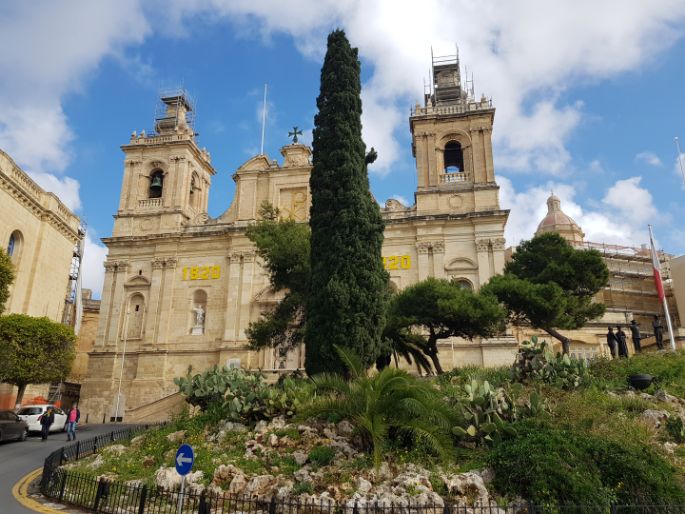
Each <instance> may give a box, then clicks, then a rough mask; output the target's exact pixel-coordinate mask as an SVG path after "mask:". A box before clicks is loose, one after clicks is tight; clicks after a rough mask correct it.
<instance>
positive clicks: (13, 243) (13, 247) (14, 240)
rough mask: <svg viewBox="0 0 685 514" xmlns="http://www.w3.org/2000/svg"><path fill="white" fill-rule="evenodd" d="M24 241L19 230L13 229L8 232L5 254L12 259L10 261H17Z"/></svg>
mask: <svg viewBox="0 0 685 514" xmlns="http://www.w3.org/2000/svg"><path fill="white" fill-rule="evenodd" d="M23 241H24V238H23V236H22V235H21V232H19V231H18V230H15V231H14V232H12V234H10V238H9V241H7V255H9V256H10V257H11V259H12V262H17V260H18V259H19V255H20V254H21V246H22V243H23Z"/></svg>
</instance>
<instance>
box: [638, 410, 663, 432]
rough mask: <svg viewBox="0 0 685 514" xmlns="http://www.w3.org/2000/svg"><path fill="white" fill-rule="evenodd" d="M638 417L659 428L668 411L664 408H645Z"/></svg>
mask: <svg viewBox="0 0 685 514" xmlns="http://www.w3.org/2000/svg"><path fill="white" fill-rule="evenodd" d="M640 417H641V418H642V419H644V420H645V421H647V423H649V424H650V425H651V426H653V427H654V428H659V427H661V424H662V423H663V422H664V421H666V418H668V412H666V411H665V410H655V409H647V410H646V411H644V412H643V413H642V414H641V415H640Z"/></svg>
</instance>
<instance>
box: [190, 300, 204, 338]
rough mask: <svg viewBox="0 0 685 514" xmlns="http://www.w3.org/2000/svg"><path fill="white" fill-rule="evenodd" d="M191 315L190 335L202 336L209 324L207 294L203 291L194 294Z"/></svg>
mask: <svg viewBox="0 0 685 514" xmlns="http://www.w3.org/2000/svg"><path fill="white" fill-rule="evenodd" d="M190 313H191V316H190V334H191V335H194V336H201V335H202V334H204V333H205V326H206V323H207V293H206V292H205V291H204V290H203V289H197V290H196V291H195V292H193V301H192V305H191V307H190Z"/></svg>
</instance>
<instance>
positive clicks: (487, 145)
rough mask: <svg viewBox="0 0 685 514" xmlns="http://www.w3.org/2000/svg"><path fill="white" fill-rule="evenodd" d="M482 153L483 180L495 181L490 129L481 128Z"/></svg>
mask: <svg viewBox="0 0 685 514" xmlns="http://www.w3.org/2000/svg"><path fill="white" fill-rule="evenodd" d="M482 133H483V153H484V155H485V178H486V180H487V181H488V182H494V181H495V166H494V164H493V162H492V127H483V132H482Z"/></svg>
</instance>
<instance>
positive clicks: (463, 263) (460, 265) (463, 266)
mask: <svg viewBox="0 0 685 514" xmlns="http://www.w3.org/2000/svg"><path fill="white" fill-rule="evenodd" d="M477 269H478V265H477V264H476V263H475V262H473V261H472V260H471V259H469V258H467V257H457V258H456V259H452V260H451V261H450V262H449V263H447V264H446V265H445V271H473V270H477Z"/></svg>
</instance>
